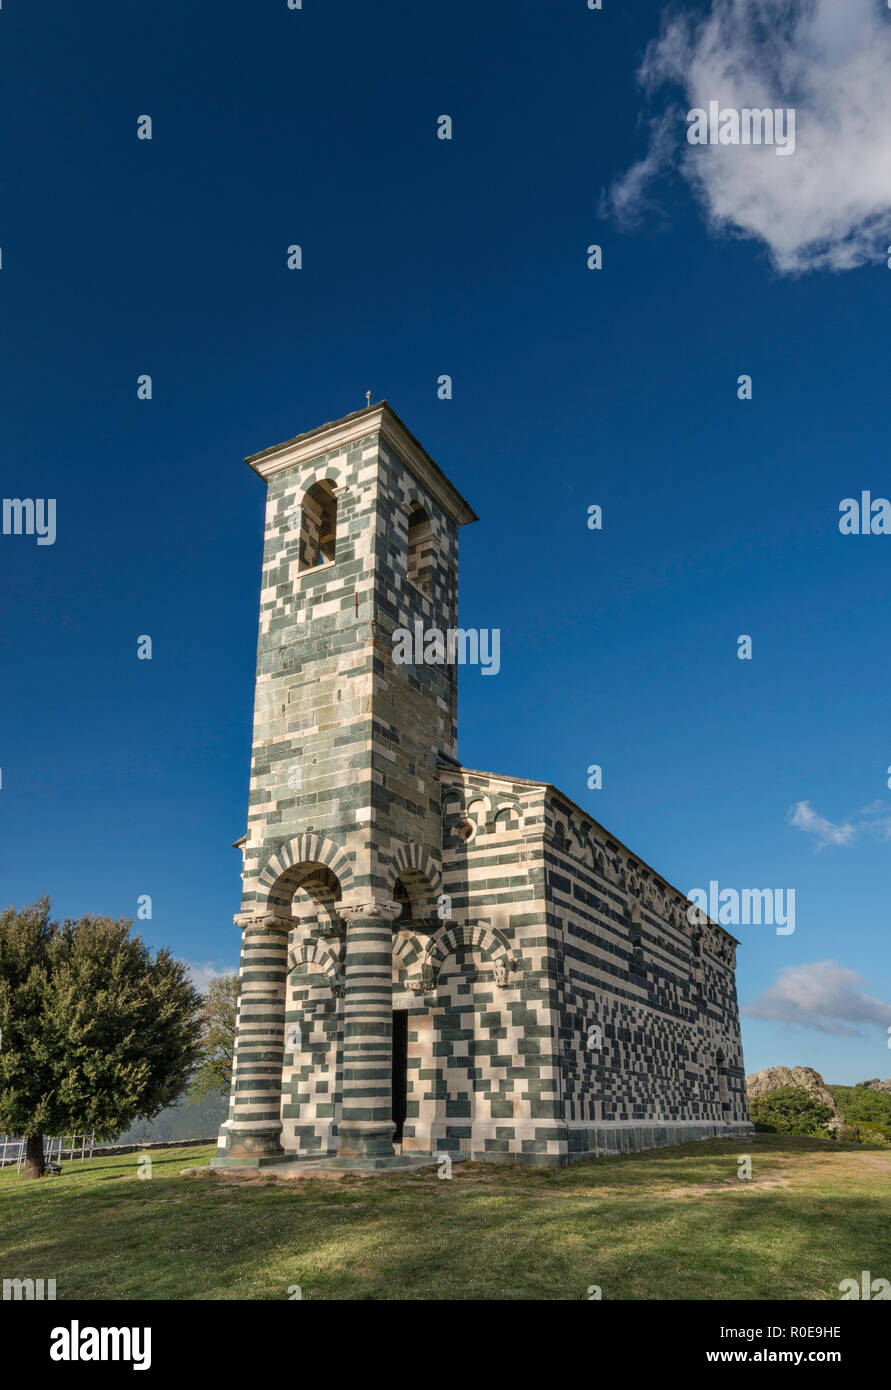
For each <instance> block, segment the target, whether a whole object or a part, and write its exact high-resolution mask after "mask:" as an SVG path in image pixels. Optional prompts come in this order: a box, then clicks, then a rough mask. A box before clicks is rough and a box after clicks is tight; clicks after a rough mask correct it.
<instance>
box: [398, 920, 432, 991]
mask: <svg viewBox="0 0 891 1390" xmlns="http://www.w3.org/2000/svg"><path fill="white" fill-rule="evenodd" d="M423 956H424V942H423V939H422V938H421V937H419V936H416V935H415V933H414V932H413V931H399V930H397V931H396V933H395V935H394V937H393V979H394V981H395V980H396V979H397V978H398V977H399V976H400V974H402V973H403V972H404V975H405V984H406V986H407V985H409V984H410V983H411V982H414V983H416V984H419V983H420V982H421V969H422V965H423Z"/></svg>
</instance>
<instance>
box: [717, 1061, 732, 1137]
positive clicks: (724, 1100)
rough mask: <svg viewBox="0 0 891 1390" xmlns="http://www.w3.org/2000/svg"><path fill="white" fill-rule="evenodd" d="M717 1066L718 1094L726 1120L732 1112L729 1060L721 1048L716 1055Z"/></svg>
mask: <svg viewBox="0 0 891 1390" xmlns="http://www.w3.org/2000/svg"><path fill="white" fill-rule="evenodd" d="M715 1065H716V1067H717V1070H718V1094H719V1095H720V1097H721V1111H722V1113H723V1115H724V1118H725V1119H726V1118H727V1115H728V1113H729V1111H730V1089H729V1087H728V1085H727V1059H726V1057H725V1056H724V1052H723V1049H722V1048H720V1047H719V1048H718V1050H717V1052H716V1053H715Z"/></svg>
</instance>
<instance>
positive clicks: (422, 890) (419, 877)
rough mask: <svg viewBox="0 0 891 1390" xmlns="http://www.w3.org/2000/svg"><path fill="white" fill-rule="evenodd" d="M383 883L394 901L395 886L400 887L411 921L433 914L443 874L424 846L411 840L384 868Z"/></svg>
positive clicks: (400, 848) (395, 894)
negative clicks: (385, 869) (408, 908)
mask: <svg viewBox="0 0 891 1390" xmlns="http://www.w3.org/2000/svg"><path fill="white" fill-rule="evenodd" d="M386 881H387V888H388V889H389V892H390V896H391V897H393V898H396V899H397V901H398V900H399V897H400V896H401V895H399V893H398V885H399V884H401V885H402V887H403V890H404V897H405V898H406V899H407V900H408V901H409V903H410V907H411V915H412V917H413V918H426V917H434V916H435V915H436V901H437V898H438V897H439V895H440V894H441V893H442V873H441V872H440V869H439V865H438V864H437V863H436V860H435V859H434V858H433V856H432V855H431V854H430V853H429V851H428V850H426V849H424V847H423V845H419V844H416V843H415V842H414V841H411V842H410V843H409V844H406V845H400V846H399V848H398V849H397V851H396V853H395V854H394V855H393V857H392V859H391V860H390V863H389V864H388V865H387V879H386Z"/></svg>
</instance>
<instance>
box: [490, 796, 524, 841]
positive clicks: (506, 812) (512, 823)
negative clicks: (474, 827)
mask: <svg viewBox="0 0 891 1390" xmlns="http://www.w3.org/2000/svg"><path fill="white" fill-rule="evenodd" d="M521 825H522V814H521V812H520V806H519V802H517V801H500V802H499V803H498V805H497V806H496V807H495V810H494V811H493V812H492V833H493V834H495V835H501V834H503V833H504V832H505V831H507V830H519V829H520V826H521Z"/></svg>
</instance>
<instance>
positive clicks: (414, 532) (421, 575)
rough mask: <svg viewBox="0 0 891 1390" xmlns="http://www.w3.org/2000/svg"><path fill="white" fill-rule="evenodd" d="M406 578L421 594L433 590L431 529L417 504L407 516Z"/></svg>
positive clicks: (422, 509) (422, 510) (416, 503)
mask: <svg viewBox="0 0 891 1390" xmlns="http://www.w3.org/2000/svg"><path fill="white" fill-rule="evenodd" d="M408 578H409V579H410V580H411V582H412V584H414V585H415V587H416V588H417V589H420V591H421V593H422V594H428V595H429V594H430V592H431V590H432V588H433V527H432V526H431V524H430V518H429V517H428V515H427V513H426V512H425V511H424V508H423V507H422V506H421V504H420V503H419V502H415V503H413V505H412V509H411V511H410V512H409V514H408Z"/></svg>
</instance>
